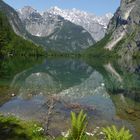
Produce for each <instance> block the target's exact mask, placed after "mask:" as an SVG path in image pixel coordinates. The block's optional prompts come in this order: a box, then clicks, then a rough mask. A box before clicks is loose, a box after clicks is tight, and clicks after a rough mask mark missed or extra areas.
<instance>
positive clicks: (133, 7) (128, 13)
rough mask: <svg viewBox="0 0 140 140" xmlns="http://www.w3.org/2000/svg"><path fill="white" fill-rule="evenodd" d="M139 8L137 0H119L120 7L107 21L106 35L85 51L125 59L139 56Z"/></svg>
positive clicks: (139, 3)
mask: <svg viewBox="0 0 140 140" xmlns="http://www.w3.org/2000/svg"><path fill="white" fill-rule="evenodd" d="M139 9H140V1H139V0H121V4H120V7H119V8H118V9H117V11H116V12H115V14H114V16H113V18H112V19H111V20H110V22H109V25H108V29H107V34H106V36H105V37H104V38H103V39H102V40H101V41H100V42H98V43H96V44H95V45H94V47H91V48H89V49H88V50H87V51H86V53H87V52H88V53H89V52H92V53H93V54H94V52H96V54H95V55H97V52H98V55H99V54H100V55H102V54H106V55H110V54H111V55H113V56H114V55H117V56H120V57H121V58H123V59H125V60H127V61H128V60H131V59H133V58H136V57H140V11H139ZM128 62H129V61H128Z"/></svg>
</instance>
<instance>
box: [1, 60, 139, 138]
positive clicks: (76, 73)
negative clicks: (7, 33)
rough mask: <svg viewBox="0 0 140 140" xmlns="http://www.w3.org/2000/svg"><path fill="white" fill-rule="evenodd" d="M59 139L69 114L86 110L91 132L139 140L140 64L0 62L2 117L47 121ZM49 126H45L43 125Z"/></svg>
mask: <svg viewBox="0 0 140 140" xmlns="http://www.w3.org/2000/svg"><path fill="white" fill-rule="evenodd" d="M51 105H52V106H53V107H52V108H51V114H50V115H51V117H50V118H51V119H50V123H49V131H50V133H51V134H52V135H59V134H60V133H61V132H64V131H66V130H67V129H68V128H69V125H70V113H71V111H74V112H79V111H80V110H84V112H85V113H87V117H88V129H89V131H92V130H93V129H95V128H96V127H100V128H101V127H103V126H108V125H112V124H115V125H117V126H118V127H122V126H125V127H126V128H129V129H130V131H131V132H132V133H133V134H134V136H135V139H137V140H139V138H140V61H136V60H135V61H133V62H129V63H128V65H127V62H126V63H122V61H121V60H117V61H105V62H104V61H103V60H102V59H95V58H89V59H86V60H82V59H78V58H77V59H72V58H32V57H31V58H23V57H20V58H19V57H13V58H10V59H5V60H0V112H1V113H2V114H4V115H9V114H10V115H14V116H16V117H19V118H21V119H29V120H36V121H39V122H43V121H45V117H46V116H47V113H48V110H49V109H50V106H51ZM44 123H45V122H44Z"/></svg>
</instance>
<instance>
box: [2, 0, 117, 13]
mask: <svg viewBox="0 0 140 140" xmlns="http://www.w3.org/2000/svg"><path fill="white" fill-rule="evenodd" d="M4 1H5V2H6V3H8V4H9V5H11V6H12V7H14V8H15V9H19V8H22V7H23V6H27V5H29V6H32V7H33V8H35V9H37V10H38V11H44V10H46V9H48V8H49V7H53V6H58V7H59V8H62V9H72V8H76V9H79V10H84V11H87V12H91V13H95V14H97V15H103V14H105V13H108V12H112V13H114V12H115V11H116V9H117V7H118V6H119V4H120V0H4Z"/></svg>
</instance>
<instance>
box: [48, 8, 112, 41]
mask: <svg viewBox="0 0 140 140" xmlns="http://www.w3.org/2000/svg"><path fill="white" fill-rule="evenodd" d="M47 12H49V13H51V14H53V15H60V16H62V17H63V18H64V19H66V20H69V21H71V22H72V23H74V24H77V25H80V26H82V27H84V28H85V29H86V30H87V31H88V32H89V33H90V34H91V35H92V37H93V38H94V39H95V40H96V41H99V40H100V39H102V38H103V37H104V35H105V32H106V28H107V25H108V23H109V21H110V19H111V18H112V16H113V14H112V13H107V14H105V15H104V16H96V15H95V14H92V13H88V12H85V11H80V10H77V9H75V8H73V9H71V10H69V9H64V10H63V9H60V8H58V7H57V6H55V7H51V8H50V9H48V10H47Z"/></svg>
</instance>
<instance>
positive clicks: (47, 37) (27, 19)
mask: <svg viewBox="0 0 140 140" xmlns="http://www.w3.org/2000/svg"><path fill="white" fill-rule="evenodd" d="M18 12H19V16H20V19H21V20H22V23H23V25H25V28H26V30H27V31H28V32H29V33H31V34H32V35H33V36H36V37H31V39H32V40H34V41H35V42H36V43H38V44H41V45H43V46H45V48H46V50H48V49H51V50H54V51H61V52H77V51H81V50H83V49H86V48H88V47H89V46H90V45H92V44H94V43H95V41H94V39H93V38H92V37H91V35H90V34H89V33H88V32H87V31H86V30H85V29H84V28H83V27H81V26H78V25H75V24H73V23H71V22H70V21H68V20H65V19H64V18H63V17H61V16H59V15H53V14H51V13H49V12H44V13H43V14H42V15H41V14H40V13H39V12H38V11H37V10H35V9H33V8H32V7H29V6H26V7H24V8H23V9H20V10H18Z"/></svg>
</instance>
